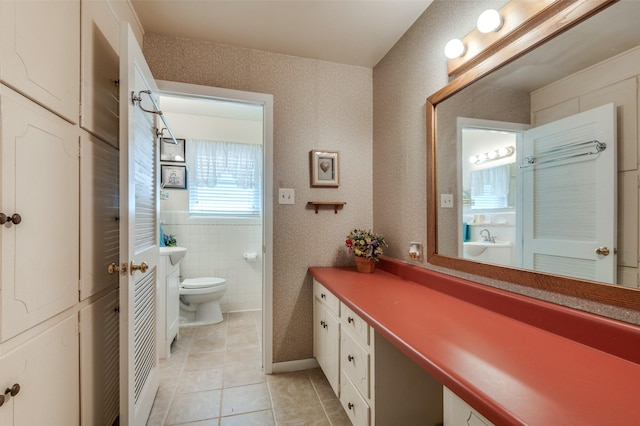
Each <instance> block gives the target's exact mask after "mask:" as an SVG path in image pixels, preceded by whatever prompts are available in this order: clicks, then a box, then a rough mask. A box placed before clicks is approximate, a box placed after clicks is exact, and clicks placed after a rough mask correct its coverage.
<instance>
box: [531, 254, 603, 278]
mask: <svg viewBox="0 0 640 426" xmlns="http://www.w3.org/2000/svg"><path fill="white" fill-rule="evenodd" d="M533 264H534V268H535V270H536V271H540V272H547V273H550V274H556V275H566V276H570V277H576V278H581V279H585V280H594V279H595V278H596V266H597V265H596V261H593V260H587V259H576V258H571V257H562V256H552V255H545V254H541V253H536V254H534V257H533Z"/></svg>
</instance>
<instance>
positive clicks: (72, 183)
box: [0, 85, 79, 341]
mask: <svg viewBox="0 0 640 426" xmlns="http://www.w3.org/2000/svg"><path fill="white" fill-rule="evenodd" d="M0 107H1V108H2V116H1V118H0V129H1V134H0V147H1V157H2V187H1V188H2V189H1V192H0V211H2V212H6V214H7V215H12V214H14V213H18V214H20V215H21V216H22V222H21V223H20V224H19V225H14V224H5V225H3V226H2V228H1V229H0V239H1V242H2V259H1V261H2V263H1V265H2V326H1V330H2V341H4V340H6V339H8V338H10V337H12V336H15V335H17V334H18V333H20V332H22V331H24V330H26V329H28V328H29V327H31V326H33V325H35V324H38V323H40V322H42V321H44V320H46V319H47V318H49V317H51V316H53V315H55V314H57V313H59V312H62V311H63V310H65V309H67V308H69V307H71V306H73V305H74V303H75V302H76V301H77V300H78V293H77V291H78V278H79V267H78V258H79V230H78V222H79V201H78V198H79V197H78V191H79V189H78V185H79V183H78V181H79V161H78V143H79V142H78V134H77V130H76V128H75V127H74V126H72V125H71V124H69V123H67V122H65V121H64V120H62V119H60V118H59V117H57V116H55V115H54V114H52V113H50V112H49V111H47V110H45V109H44V108H42V107H40V106H38V105H36V104H34V103H33V102H31V101H29V100H27V99H26V98H24V97H22V96H20V95H18V94H17V93H16V92H14V91H12V90H10V89H7V88H6V87H5V86H2V85H0Z"/></svg>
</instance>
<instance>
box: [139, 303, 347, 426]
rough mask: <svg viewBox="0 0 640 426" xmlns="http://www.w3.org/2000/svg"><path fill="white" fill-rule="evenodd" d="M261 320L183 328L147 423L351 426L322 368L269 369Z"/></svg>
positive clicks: (238, 317) (244, 316)
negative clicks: (264, 365)
mask: <svg viewBox="0 0 640 426" xmlns="http://www.w3.org/2000/svg"><path fill="white" fill-rule="evenodd" d="M261 319H262V313H261V311H251V312H238V313H231V314H228V315H227V314H225V320H224V321H223V322H221V323H219V324H214V325H209V326H201V327H183V328H181V329H180V338H179V339H178V341H176V342H174V344H173V348H172V352H171V357H170V358H169V359H166V360H161V362H160V389H159V391H158V394H157V395H156V399H155V402H154V404H153V408H152V410H151V415H150V417H149V421H148V422H147V426H161V425H193V426H214V425H215V426H235V425H242V426H249V425H260V426H263V425H264V426H269V425H340V426H343V425H344V426H347V425H350V424H351V423H350V422H349V419H348V417H347V415H346V413H345V412H344V410H343V408H342V406H341V405H340V401H339V400H338V399H337V398H336V396H335V394H334V393H333V390H332V389H331V387H330V385H329V382H327V379H326V378H325V377H324V375H323V373H322V371H321V370H320V369H313V370H307V371H299V372H294V373H286V374H273V375H265V374H263V373H262V370H261V362H260V359H261V351H260V347H261V346H260V344H261V342H260V336H261Z"/></svg>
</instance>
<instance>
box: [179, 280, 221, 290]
mask: <svg viewBox="0 0 640 426" xmlns="http://www.w3.org/2000/svg"><path fill="white" fill-rule="evenodd" d="M226 282H227V280H225V279H224V278H217V277H200V278H187V279H186V280H184V281H182V283H181V284H180V285H181V286H182V288H208V287H220V286H223V285H224V284H225V283H226Z"/></svg>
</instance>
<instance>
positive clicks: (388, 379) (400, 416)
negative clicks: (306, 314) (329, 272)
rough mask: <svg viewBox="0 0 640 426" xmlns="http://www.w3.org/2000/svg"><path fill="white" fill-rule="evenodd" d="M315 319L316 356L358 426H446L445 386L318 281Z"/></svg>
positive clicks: (354, 423)
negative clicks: (443, 396)
mask: <svg viewBox="0 0 640 426" xmlns="http://www.w3.org/2000/svg"><path fill="white" fill-rule="evenodd" d="M313 320H314V321H313V338H314V345H313V347H314V356H315V357H316V359H317V360H318V363H319V364H320V367H321V368H322V371H323V372H324V374H325V376H326V377H327V380H328V381H329V383H330V384H331V386H332V388H333V390H334V392H335V393H336V395H337V396H338V397H339V399H340V403H341V404H342V406H343V408H344V410H345V412H346V413H347V416H348V417H349V420H350V421H351V423H352V424H353V425H354V426H371V425H377V426H396V425H403V426H412V425H415V426H436V425H440V424H442V410H443V407H442V385H441V384H440V383H439V382H438V381H437V380H435V379H434V378H433V377H431V376H430V375H429V374H428V373H426V372H425V371H424V370H422V369H421V368H420V367H418V365H417V364H416V363H414V362H413V361H412V360H411V359H409V358H408V357H407V356H406V355H404V354H403V353H402V352H400V350H399V349H398V348H396V347H395V346H393V344H391V343H390V342H389V341H388V340H387V339H386V338H385V337H383V336H382V335H380V334H379V333H376V332H375V330H374V329H373V327H372V326H371V325H370V324H368V323H367V322H366V321H365V320H364V319H363V318H362V317H360V316H359V315H358V314H356V313H355V312H354V311H353V310H352V309H351V308H349V306H347V305H346V304H344V303H342V302H341V301H340V299H338V297H337V296H336V295H334V294H333V293H332V292H330V291H328V290H327V288H326V287H325V286H324V285H322V283H320V282H319V281H317V280H316V279H314V280H313ZM332 321H335V324H333V322H332ZM330 330H333V331H330Z"/></svg>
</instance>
